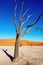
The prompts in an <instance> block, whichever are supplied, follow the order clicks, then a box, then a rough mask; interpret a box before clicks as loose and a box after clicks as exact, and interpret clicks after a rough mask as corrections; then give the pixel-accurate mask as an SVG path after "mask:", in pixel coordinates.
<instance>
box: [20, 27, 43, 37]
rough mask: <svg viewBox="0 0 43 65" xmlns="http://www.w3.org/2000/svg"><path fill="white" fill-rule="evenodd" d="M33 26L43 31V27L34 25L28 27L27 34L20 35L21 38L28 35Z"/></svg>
mask: <svg viewBox="0 0 43 65" xmlns="http://www.w3.org/2000/svg"><path fill="white" fill-rule="evenodd" d="M33 28H37V29H39V30H41V31H43V28H40V27H38V26H33V27H30V28H28V29H27V30H26V32H25V34H23V35H22V36H20V38H22V37H24V36H26V35H27V34H28V32H29V31H30V30H31V29H33ZM25 29H26V28H25ZM22 32H23V31H22Z"/></svg>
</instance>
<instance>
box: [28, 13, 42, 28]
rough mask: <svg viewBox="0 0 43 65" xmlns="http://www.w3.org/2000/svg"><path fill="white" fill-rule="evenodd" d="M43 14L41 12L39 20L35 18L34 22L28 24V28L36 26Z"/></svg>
mask: <svg viewBox="0 0 43 65" xmlns="http://www.w3.org/2000/svg"><path fill="white" fill-rule="evenodd" d="M42 15H43V13H41V14H40V15H39V16H38V18H37V20H35V21H34V22H33V23H32V24H30V25H28V26H27V28H28V27H32V26H34V25H35V24H36V23H37V22H38V21H39V19H40V18H41V16H42Z"/></svg>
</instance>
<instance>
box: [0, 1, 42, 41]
mask: <svg viewBox="0 0 43 65" xmlns="http://www.w3.org/2000/svg"><path fill="white" fill-rule="evenodd" d="M22 1H24V8H23V13H24V12H25V10H26V9H27V8H30V10H29V12H27V14H26V16H27V15H28V14H33V16H32V17H31V18H30V20H29V21H28V24H31V23H32V22H33V21H34V20H35V19H37V17H38V15H39V14H40V13H42V12H43V0H17V5H18V8H17V11H16V12H17V24H18V22H19V14H20V8H21V3H22ZM14 7H15V3H14V0H0V39H10V38H15V37H16V31H15V26H14ZM26 16H25V17H24V20H25V18H26ZM36 25H38V26H39V27H41V28H43V16H42V17H41V19H40V20H39V22H38V23H37V24H36ZM22 39H24V40H31V41H40V42H43V32H41V31H40V30H36V29H32V30H31V31H30V32H29V33H28V35H27V36H25V37H24V38H22Z"/></svg>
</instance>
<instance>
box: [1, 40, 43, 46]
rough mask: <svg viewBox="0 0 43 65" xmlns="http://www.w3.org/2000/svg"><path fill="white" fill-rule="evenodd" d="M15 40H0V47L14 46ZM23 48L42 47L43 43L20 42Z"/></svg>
mask: <svg viewBox="0 0 43 65" xmlns="http://www.w3.org/2000/svg"><path fill="white" fill-rule="evenodd" d="M15 41H16V39H0V46H14V45H15ZM20 45H23V46H43V42H36V41H28V40H20Z"/></svg>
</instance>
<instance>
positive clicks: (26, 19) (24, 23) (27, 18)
mask: <svg viewBox="0 0 43 65" xmlns="http://www.w3.org/2000/svg"><path fill="white" fill-rule="evenodd" d="M31 16H32V15H28V17H27V19H26V20H25V21H24V22H22V26H23V25H24V24H25V23H26V22H27V21H28V20H29V18H30V17H31Z"/></svg>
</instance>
